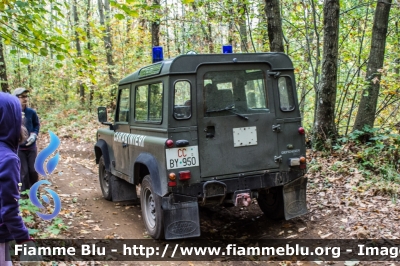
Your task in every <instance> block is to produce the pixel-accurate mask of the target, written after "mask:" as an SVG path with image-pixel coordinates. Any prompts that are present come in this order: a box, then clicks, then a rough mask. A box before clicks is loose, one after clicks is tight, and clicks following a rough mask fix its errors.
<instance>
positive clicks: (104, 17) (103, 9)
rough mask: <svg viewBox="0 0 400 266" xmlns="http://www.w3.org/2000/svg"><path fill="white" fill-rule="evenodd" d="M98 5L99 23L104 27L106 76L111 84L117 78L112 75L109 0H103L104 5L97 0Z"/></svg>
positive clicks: (100, 0)
mask: <svg viewBox="0 0 400 266" xmlns="http://www.w3.org/2000/svg"><path fill="white" fill-rule="evenodd" d="M97 3H98V6H99V15H100V24H101V25H102V26H103V27H104V31H103V34H104V37H103V42H104V48H105V50H106V59H107V65H108V77H109V79H110V83H111V84H115V83H116V82H117V80H116V79H115V77H114V70H113V68H114V65H115V64H114V61H113V56H112V42H111V30H110V22H109V16H110V2H109V0H104V5H103V1H102V0H98V1H97Z"/></svg>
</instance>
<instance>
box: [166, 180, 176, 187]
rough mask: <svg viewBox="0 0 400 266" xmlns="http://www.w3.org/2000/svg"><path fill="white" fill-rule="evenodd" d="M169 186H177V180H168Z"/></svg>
mask: <svg viewBox="0 0 400 266" xmlns="http://www.w3.org/2000/svg"><path fill="white" fill-rule="evenodd" d="M168 186H169V187H176V182H175V181H169V182H168Z"/></svg>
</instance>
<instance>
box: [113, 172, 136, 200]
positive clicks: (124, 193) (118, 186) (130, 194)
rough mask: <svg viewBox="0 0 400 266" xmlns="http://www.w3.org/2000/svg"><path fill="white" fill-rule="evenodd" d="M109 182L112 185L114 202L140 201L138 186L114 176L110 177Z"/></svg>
mask: <svg viewBox="0 0 400 266" xmlns="http://www.w3.org/2000/svg"><path fill="white" fill-rule="evenodd" d="M109 182H110V183H111V186H110V187H111V194H112V201H114V202H118V201H132V200H137V199H138V197H137V194H136V186H135V185H134V184H131V183H128V182H126V181H125V180H123V179H120V178H118V177H115V176H113V175H111V176H110V181H109Z"/></svg>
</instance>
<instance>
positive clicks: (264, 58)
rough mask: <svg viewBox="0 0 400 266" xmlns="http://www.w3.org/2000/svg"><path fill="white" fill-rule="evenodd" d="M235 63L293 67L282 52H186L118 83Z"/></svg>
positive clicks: (143, 69)
mask: <svg viewBox="0 0 400 266" xmlns="http://www.w3.org/2000/svg"><path fill="white" fill-rule="evenodd" d="M235 63H252V64H254V63H267V64H269V65H270V66H271V71H279V70H290V69H293V64H292V61H291V60H290V58H289V57H288V56H287V55H286V54H284V53H247V54H187V55H179V56H177V57H175V58H171V59H166V60H164V61H161V62H157V63H154V64H152V65H149V66H145V67H143V68H141V69H139V70H138V71H136V72H134V73H132V74H130V75H128V76H127V77H125V78H123V79H122V80H121V81H120V82H119V85H122V84H127V83H132V82H134V81H137V80H143V79H147V78H152V77H154V76H163V75H169V74H189V73H196V71H197V68H198V67H199V66H200V65H204V64H235ZM146 71H147V72H146ZM145 72H146V73H145Z"/></svg>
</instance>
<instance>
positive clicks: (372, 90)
mask: <svg viewBox="0 0 400 266" xmlns="http://www.w3.org/2000/svg"><path fill="white" fill-rule="evenodd" d="M391 3H392V0H378V1H377V4H376V9H375V16H374V24H373V28H372V39H371V50H370V53H369V60H368V66H367V73H366V81H367V83H368V85H367V86H366V88H365V89H364V90H363V95H362V96H361V101H360V105H359V107H358V112H357V116H356V121H355V123H354V127H353V130H363V129H364V127H365V126H368V127H371V128H372V127H373V126H374V121H375V113H376V106H377V102H378V95H379V89H380V78H381V74H380V72H379V69H381V68H382V67H383V60H384V56H385V45H386V34H387V31H388V22H389V13H390V7H391ZM368 135H369V134H366V135H365V137H367V138H368Z"/></svg>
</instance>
